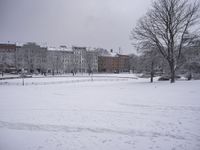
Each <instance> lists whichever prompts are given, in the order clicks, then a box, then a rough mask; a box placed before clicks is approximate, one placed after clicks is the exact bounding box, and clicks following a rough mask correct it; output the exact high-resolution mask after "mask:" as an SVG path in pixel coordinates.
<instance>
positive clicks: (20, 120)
mask: <svg viewBox="0 0 200 150" xmlns="http://www.w3.org/2000/svg"><path fill="white" fill-rule="evenodd" d="M123 76H125V75H123ZM71 78H73V77H70V78H68V79H69V81H70V80H71ZM81 79H82V78H81ZM104 79H108V78H105V77H104ZM109 79H110V78H109ZM112 79H113V78H112ZM115 79H117V78H115ZM31 80H32V81H30V82H34V83H36V82H39V83H41V81H39V80H40V79H39V80H38V79H34V78H33V79H31ZM41 80H42V79H41ZM45 80H48V81H45ZM55 80H57V81H60V80H61V81H66V79H64V78H63V79H61V78H59V79H56V78H54V79H53V80H52V78H51V79H43V82H44V81H45V82H55ZM108 81H109V80H104V81H98V80H96V81H95V80H94V82H91V81H85V82H73V83H70V84H49V85H38V86H35V85H31V84H30V85H28V86H17V85H11V86H6V85H1V86H0V139H1V140H0V150H1V149H2V150H16V149H17V150H18V149H19V150H27V149H30V150H39V149H43V150H55V149H58V150H66V149H69V150H73V149H74V150H77V149H83V150H91V149H92V150H102V149H106V150H110V149H115V150H130V149H131V150H132V149H136V150H140V149H150V150H151V149H162V150H199V149H200V126H199V124H200V95H199V91H200V81H189V82H188V81H179V82H176V83H175V84H170V83H169V82H155V83H153V84H150V83H149V80H147V79H140V78H139V79H130V78H127V79H126V80H113V81H112V82H108ZM13 82H14V81H13ZM15 83H16V81H15Z"/></svg>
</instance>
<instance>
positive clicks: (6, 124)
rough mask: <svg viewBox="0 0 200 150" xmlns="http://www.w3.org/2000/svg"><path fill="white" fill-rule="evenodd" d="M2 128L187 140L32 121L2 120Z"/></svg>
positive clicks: (144, 133)
mask: <svg viewBox="0 0 200 150" xmlns="http://www.w3.org/2000/svg"><path fill="white" fill-rule="evenodd" d="M0 128H4V129H11V130H24V131H45V132H67V133H77V132H92V133H108V134H109V133H110V134H121V135H126V136H132V137H134V136H139V137H154V138H155V137H168V138H172V139H177V140H186V139H185V137H184V136H180V135H173V134H170V133H159V132H152V131H137V130H114V129H108V128H91V127H70V126H66V125H48V124H30V123H11V122H5V121H0Z"/></svg>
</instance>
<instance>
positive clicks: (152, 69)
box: [151, 61, 154, 83]
mask: <svg viewBox="0 0 200 150" xmlns="http://www.w3.org/2000/svg"><path fill="white" fill-rule="evenodd" d="M153 77H154V62H153V61H152V62H151V83H153Z"/></svg>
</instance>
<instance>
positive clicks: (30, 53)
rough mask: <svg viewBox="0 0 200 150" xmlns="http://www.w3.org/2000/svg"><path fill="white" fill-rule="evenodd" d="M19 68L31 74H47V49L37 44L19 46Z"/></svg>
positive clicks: (17, 56)
mask: <svg viewBox="0 0 200 150" xmlns="http://www.w3.org/2000/svg"><path fill="white" fill-rule="evenodd" d="M16 60H17V68H18V69H19V70H22V69H23V70H26V71H27V72H30V73H45V72H46V62H47V48H45V47H40V46H39V45H37V44H35V43H27V44H24V45H23V46H18V47H17V51H16Z"/></svg>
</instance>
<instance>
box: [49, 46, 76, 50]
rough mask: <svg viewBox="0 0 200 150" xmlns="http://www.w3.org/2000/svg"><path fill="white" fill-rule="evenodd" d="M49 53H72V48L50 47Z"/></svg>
mask: <svg viewBox="0 0 200 150" xmlns="http://www.w3.org/2000/svg"><path fill="white" fill-rule="evenodd" d="M48 50H49V51H72V48H71V47H63V46H62V47H48Z"/></svg>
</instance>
